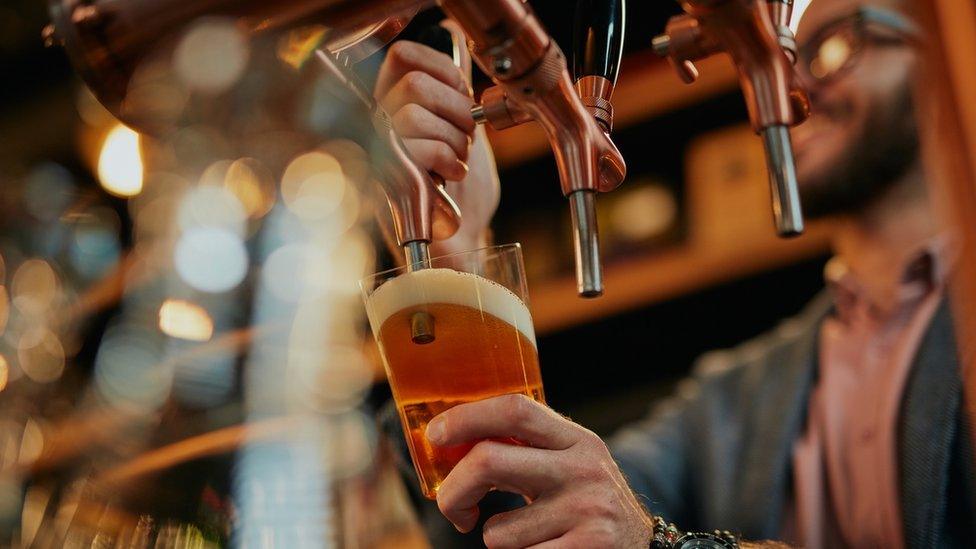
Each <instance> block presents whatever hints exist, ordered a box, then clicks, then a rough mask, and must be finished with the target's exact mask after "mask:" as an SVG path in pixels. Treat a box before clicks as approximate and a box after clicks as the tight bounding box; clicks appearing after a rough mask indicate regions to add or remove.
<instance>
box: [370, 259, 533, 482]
mask: <svg viewBox="0 0 976 549" xmlns="http://www.w3.org/2000/svg"><path fill="white" fill-rule="evenodd" d="M362 289H363V297H364V299H365V302H366V310H367V314H368V316H369V323H370V326H371V327H372V330H373V335H374V336H375V338H376V342H377V344H378V345H379V350H380V355H381V356H382V357H383V363H384V366H385V367H386V373H387V376H388V378H389V381H390V387H391V389H392V391H393V398H394V399H395V400H396V405H397V410H398V411H399V414H400V421H401V422H402V423H403V430H404V434H405V435H406V438H407V444H408V446H409V448H410V455H411V457H412V458H413V463H414V467H415V468H416V470H417V476H418V477H419V478H420V485H421V488H422V489H423V492H424V495H425V496H427V497H428V498H431V499H433V498H435V497H436V495H437V489H438V488H439V487H440V485H441V482H443V480H444V478H445V477H447V474H448V473H449V472H450V471H451V469H452V468H453V467H454V466H455V465H456V464H457V462H458V461H460V459H461V458H462V457H464V455H465V454H467V452H468V451H469V450H470V449H471V446H472V445H471V444H468V445H463V446H457V447H451V448H439V447H437V448H435V447H433V446H431V445H430V444H429V443H428V442H427V437H426V436H425V435H424V433H425V430H426V428H427V423H428V422H429V421H430V420H431V419H432V418H433V417H434V416H436V415H437V414H439V413H441V412H443V411H444V410H447V409H448V408H451V407H452V406H456V405H458V404H462V403H465V402H472V401H476V400H481V399H485V398H488V397H492V396H497V395H503V394H509V393H520V394H524V395H527V396H529V397H531V398H533V399H535V400H537V401H539V402H544V400H545V397H544V395H543V392H542V377H541V375H540V373H539V358H538V352H537V351H536V343H535V331H534V330H533V327H532V318H531V316H530V315H529V309H528V306H527V301H528V300H527V297H528V296H527V292H526V284H525V269H524V266H523V264H522V250H521V247H520V246H519V245H518V244H509V245H505V246H495V247H490V248H483V249H480V250H474V251H470V252H462V253H459V254H453V255H449V256H445V257H440V258H435V259H432V260H431V262H430V265H429V268H424V269H418V270H413V271H410V270H408V269H407V268H400V269H394V270H391V271H386V272H383V273H379V274H377V275H374V276H372V277H369V278H366V279H364V280H363V282H362ZM513 442H514V441H513Z"/></svg>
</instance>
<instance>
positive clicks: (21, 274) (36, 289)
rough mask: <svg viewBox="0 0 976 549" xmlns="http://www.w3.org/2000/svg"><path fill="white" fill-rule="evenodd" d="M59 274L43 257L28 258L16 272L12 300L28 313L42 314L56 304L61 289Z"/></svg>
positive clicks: (18, 307) (19, 308)
mask: <svg viewBox="0 0 976 549" xmlns="http://www.w3.org/2000/svg"><path fill="white" fill-rule="evenodd" d="M60 286H61V285H60V282H59V280H58V276H57V274H55V272H54V269H52V268H51V265H50V264H48V262H46V261H44V260H43V259H28V260H27V261H25V262H23V263H22V264H21V265H20V267H18V268H17V270H16V271H15V272H14V278H13V281H12V283H11V288H10V290H11V293H12V294H13V295H12V301H13V304H14V306H15V307H17V309H18V310H20V312H22V313H24V314H26V315H38V314H42V313H44V312H45V311H47V310H48V309H50V308H51V306H52V305H53V304H54V301H55V299H57V297H58V294H59V289H60Z"/></svg>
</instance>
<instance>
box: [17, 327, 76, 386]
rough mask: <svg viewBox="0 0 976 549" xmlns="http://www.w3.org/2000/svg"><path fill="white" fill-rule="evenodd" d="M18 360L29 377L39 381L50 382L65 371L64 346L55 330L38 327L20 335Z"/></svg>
mask: <svg viewBox="0 0 976 549" xmlns="http://www.w3.org/2000/svg"><path fill="white" fill-rule="evenodd" d="M17 360H18V361H19V363H20V369H21V370H23V372H24V374H25V375H26V376H27V377H29V378H30V379H32V380H34V381H36V382H37V383H50V382H52V381H56V380H57V379H59V378H60V377H61V374H62V373H63V372H64V364H65V356H64V347H63V346H62V345H61V340H59V339H58V336H57V335H56V334H54V332H52V331H51V330H49V329H47V328H36V329H34V330H30V331H28V332H26V333H24V334H23V335H21V336H20V340H19V341H18V343H17Z"/></svg>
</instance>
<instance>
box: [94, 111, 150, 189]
mask: <svg viewBox="0 0 976 549" xmlns="http://www.w3.org/2000/svg"><path fill="white" fill-rule="evenodd" d="M142 176H143V174H142V154H141V153H140V151H139V134H138V133H136V132H135V131H133V130H131V129H129V128H127V127H125V126H123V125H122V124H119V125H117V126H116V127H114V128H112V131H110V132H109V133H108V136H107V137H106V138H105V142H104V143H103V144H102V152H101V153H100V154H99V156H98V179H99V181H100V182H101V184H102V187H103V188H105V190H106V191H108V192H109V193H111V194H114V195H116V196H121V197H126V198H127V197H131V196H136V195H137V194H139V193H140V192H142Z"/></svg>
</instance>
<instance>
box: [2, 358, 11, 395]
mask: <svg viewBox="0 0 976 549" xmlns="http://www.w3.org/2000/svg"><path fill="white" fill-rule="evenodd" d="M8 381H10V365H9V364H8V363H7V357H5V356H3V355H2V354H0V391H3V390H4V389H6V388H7V382H8Z"/></svg>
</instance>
